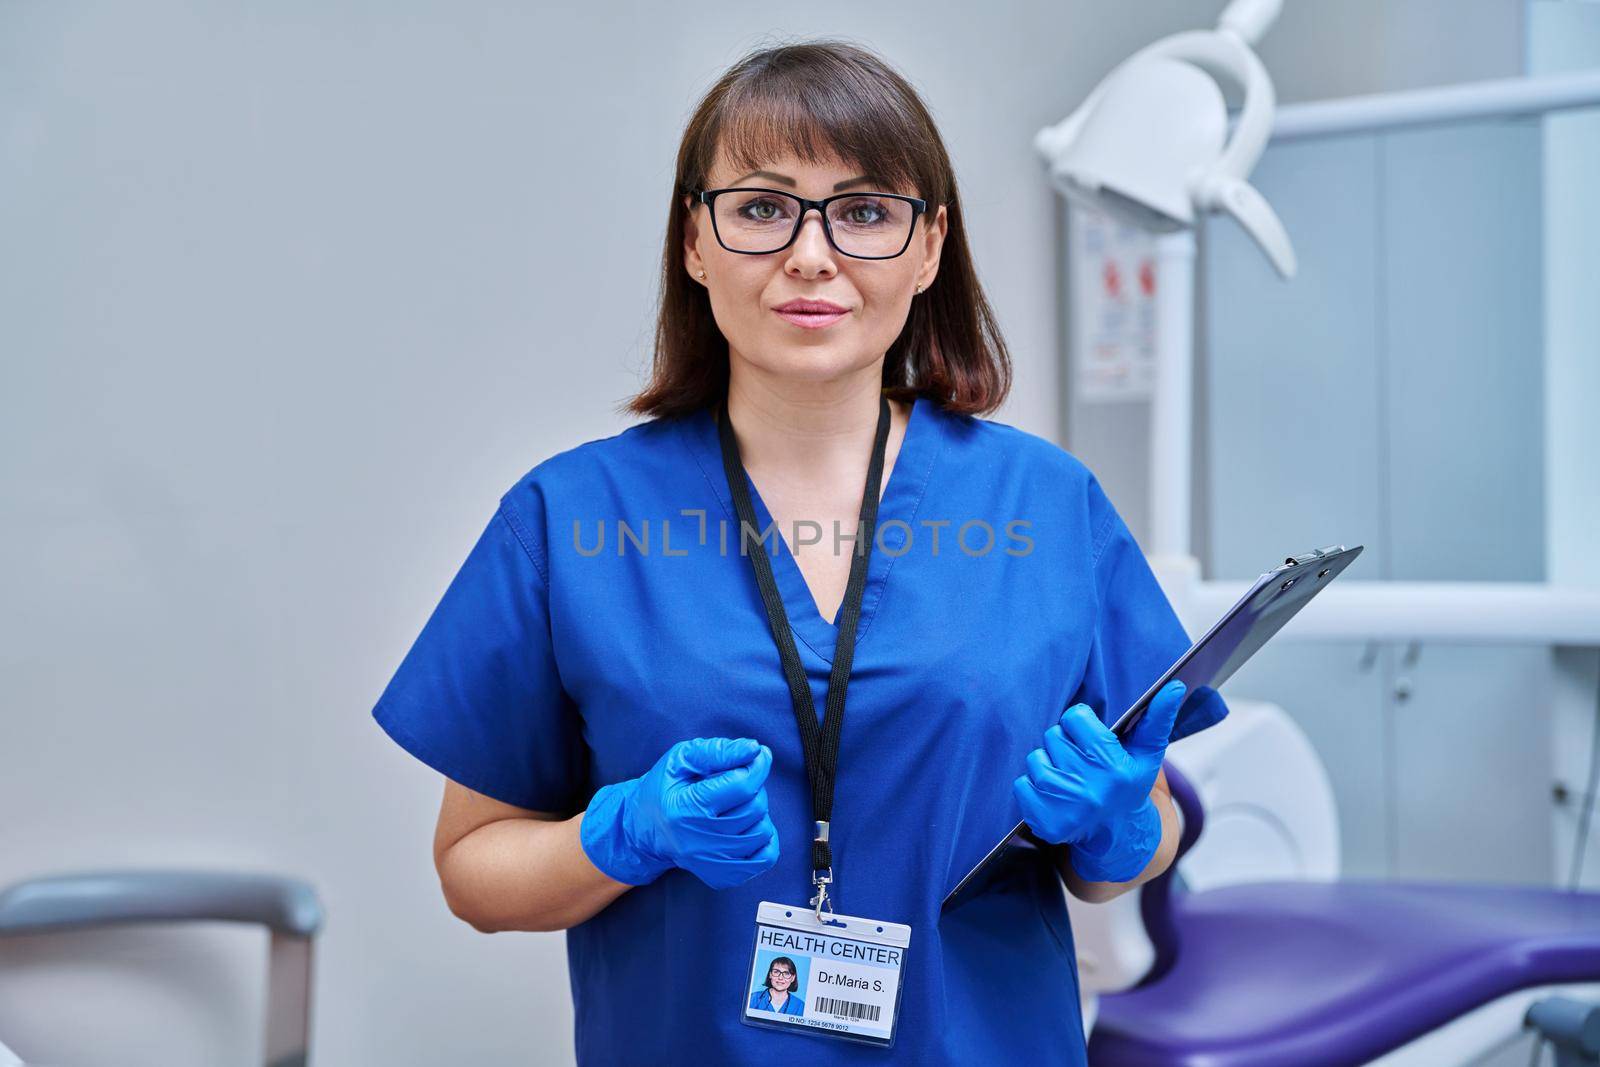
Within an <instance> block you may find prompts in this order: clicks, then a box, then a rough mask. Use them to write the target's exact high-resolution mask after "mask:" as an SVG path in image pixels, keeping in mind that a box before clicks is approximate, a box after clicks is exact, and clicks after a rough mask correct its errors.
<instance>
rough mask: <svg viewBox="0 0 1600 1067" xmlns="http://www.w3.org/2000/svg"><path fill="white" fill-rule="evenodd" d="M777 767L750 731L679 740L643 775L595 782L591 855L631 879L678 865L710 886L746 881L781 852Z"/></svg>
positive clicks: (588, 834)
mask: <svg viewBox="0 0 1600 1067" xmlns="http://www.w3.org/2000/svg"><path fill="white" fill-rule="evenodd" d="M771 770H772V751H771V750H770V749H769V748H767V746H766V745H762V744H759V743H758V742H756V741H753V740H751V739H750V738H747V737H744V738H739V739H737V740H730V739H728V738H726V737H712V738H703V737H697V738H694V739H693V740H690V741H680V742H678V743H677V744H675V745H673V746H672V747H671V748H669V749H667V751H666V752H664V753H662V755H661V758H660V759H658V760H656V762H655V765H654V766H653V767H651V768H650V769H649V770H648V771H646V772H645V773H644V774H643V775H641V776H640V777H638V778H632V779H629V780H628V781H625V782H617V783H615V784H613V785H608V786H603V787H602V788H601V789H600V790H599V791H598V792H596V793H595V795H594V798H593V799H592V800H591V801H590V802H589V808H588V810H587V811H586V812H584V816H583V822H582V823H581V824H580V826H579V841H580V843H581V844H582V846H583V850H584V853H585V854H586V855H588V857H589V860H590V862H591V863H593V864H594V865H595V866H596V867H598V868H599V869H600V870H601V871H602V872H603V873H605V874H606V875H607V876H609V877H611V878H614V879H616V880H617V881H619V882H624V883H626V884H628V885H644V884H646V883H648V882H652V881H654V880H655V879H656V878H659V877H660V876H661V875H662V874H664V873H665V872H666V871H668V870H670V869H671V868H673V867H682V868H683V869H685V870H687V871H689V872H690V873H691V874H693V875H694V876H695V877H697V878H699V879H700V880H701V881H702V882H704V883H705V884H706V885H708V886H710V887H711V888H713V889H727V888H729V887H730V886H736V885H739V884H741V883H743V882H747V881H749V880H750V879H751V878H754V877H755V876H756V875H758V874H760V873H762V872H763V871H766V870H768V869H769V868H771V867H772V865H773V864H774V863H776V862H777V861H778V831H777V828H776V827H775V826H773V824H772V819H771V817H770V816H769V815H768V813H767V789H766V780H767V774H768V772H770V771H771Z"/></svg>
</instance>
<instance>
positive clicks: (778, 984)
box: [767, 963, 794, 993]
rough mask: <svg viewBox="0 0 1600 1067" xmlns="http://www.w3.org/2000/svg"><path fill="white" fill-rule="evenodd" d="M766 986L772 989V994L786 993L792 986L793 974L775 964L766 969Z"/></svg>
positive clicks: (782, 966)
mask: <svg viewBox="0 0 1600 1067" xmlns="http://www.w3.org/2000/svg"><path fill="white" fill-rule="evenodd" d="M767 985H769V986H771V987H772V991H773V992H774V993H787V992H788V991H789V987H790V986H792V985H794V972H793V971H791V970H789V968H787V967H785V966H784V965H783V964H781V963H775V964H773V965H772V966H771V967H769V968H767Z"/></svg>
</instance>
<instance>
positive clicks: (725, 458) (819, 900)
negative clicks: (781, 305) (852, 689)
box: [717, 393, 889, 916]
mask: <svg viewBox="0 0 1600 1067" xmlns="http://www.w3.org/2000/svg"><path fill="white" fill-rule="evenodd" d="M717 435H718V437H720V438H721V441H722V469H723V472H724V473H725V474H726V475H727V477H728V489H729V490H730V491H731V492H732V493H733V506H734V510H735V511H737V512H738V514H739V551H740V552H741V553H743V552H745V545H746V540H745V538H746V536H747V534H746V532H745V531H746V530H748V531H749V533H750V534H752V535H754V536H755V537H757V538H759V537H761V528H760V527H759V526H757V525H756V516H755V509H754V508H753V507H752V506H751V504H750V489H749V486H748V485H747V484H746V482H745V478H746V474H745V469H744V464H743V462H741V461H740V459H739V443H738V442H737V441H736V440H734V436H733V428H732V426H731V425H730V423H729V421H728V416H727V406H726V404H724V406H723V407H722V409H721V417H720V418H719V419H718V420H717ZM888 441H889V401H888V399H887V398H885V397H884V396H883V395H882V394H881V393H880V394H879V396H878V432H877V436H876V438H874V440H873V442H872V461H871V463H869V464H868V466H867V484H866V488H865V489H864V490H863V491H862V494H861V518H860V521H859V522H858V523H857V526H856V540H855V542H854V544H853V546H852V547H853V548H854V553H853V555H852V558H851V560H850V581H849V584H848V585H847V586H846V587H845V594H844V604H843V605H842V608H841V610H842V614H841V615H840V618H839V633H838V635H837V637H836V638H835V641H834V646H833V672H832V674H830V675H829V676H828V696H827V700H826V703H825V705H824V709H825V710H824V713H823V721H822V725H821V726H820V727H819V726H818V725H817V708H816V704H815V702H814V701H813V700H812V697H811V683H810V682H809V681H808V680H807V679H806V671H805V668H804V667H803V666H801V665H800V654H799V653H798V652H797V651H795V646H794V634H793V632H792V631H791V630H790V629H789V616H788V613H787V612H785V611H784V608H783V598H782V597H781V596H780V595H779V593H778V584H777V582H775V581H773V578H772V561H771V560H770V559H769V558H768V557H767V553H766V550H765V548H764V547H763V543H762V542H761V541H759V540H758V541H757V542H756V549H755V551H754V552H750V553H748V555H749V557H750V563H751V566H753V567H754V568H755V572H756V585H758V586H759V587H760V589H761V602H762V603H763V604H764V605H765V606H766V609H767V622H768V623H769V624H770V625H771V627H772V638H773V640H774V641H775V642H776V643H777V645H778V658H779V659H780V660H782V661H783V674H784V677H785V678H786V679H788V682H789V700H790V702H791V703H792V704H793V705H794V718H795V723H796V724H797V725H798V726H799V727H800V744H801V747H802V748H803V749H804V750H805V760H806V775H807V777H809V778H810V779H811V811H812V818H813V819H815V820H816V829H815V836H814V837H813V838H812V842H811V867H812V871H811V884H812V885H813V886H815V887H816V890H817V892H816V896H814V897H813V898H812V900H811V903H812V904H813V905H814V906H815V907H816V908H817V913H818V915H819V916H820V915H821V912H822V908H823V906H824V905H827V900H828V888H827V887H828V884H829V883H831V882H832V881H833V851H832V849H831V848H830V847H829V844H828V822H829V820H830V819H831V818H832V817H833V779H834V772H835V770H836V769H837V767H838V764H839V733H840V730H841V728H842V727H843V726H844V696H845V690H846V689H847V688H848V687H849V685H850V663H851V660H852V659H854V658H855V646H856V623H857V622H858V621H859V620H860V618H861V595H862V592H863V591H864V590H865V589H866V585H867V564H868V563H869V562H870V561H871V559H872V542H873V538H874V536H875V535H876V533H877V525H878V493H879V487H880V486H881V485H882V484H883V454H884V450H885V448H886V447H887V445H888ZM773 536H774V537H781V536H782V534H781V532H779V531H777V530H774V531H773ZM863 538H865V541H864V542H863V540H862V539H863ZM774 544H776V543H774ZM827 906H828V909H829V911H830V912H831V911H832V910H833V909H832V905H827Z"/></svg>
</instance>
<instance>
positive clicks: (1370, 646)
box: [1356, 641, 1378, 674]
mask: <svg viewBox="0 0 1600 1067" xmlns="http://www.w3.org/2000/svg"><path fill="white" fill-rule="evenodd" d="M1376 662H1378V642H1376V641H1368V642H1367V647H1366V648H1365V649H1363V650H1362V652H1361V659H1360V661H1359V662H1357V663H1356V670H1358V671H1360V672H1361V673H1362V674H1366V673H1367V672H1368V671H1370V670H1371V669H1372V665H1373V664H1374V663H1376Z"/></svg>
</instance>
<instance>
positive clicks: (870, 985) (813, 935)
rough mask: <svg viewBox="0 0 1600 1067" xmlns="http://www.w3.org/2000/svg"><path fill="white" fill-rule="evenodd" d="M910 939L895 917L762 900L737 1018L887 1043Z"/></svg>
mask: <svg viewBox="0 0 1600 1067" xmlns="http://www.w3.org/2000/svg"><path fill="white" fill-rule="evenodd" d="M910 942H911V927H909V926H906V925H905V924H903V923H892V922H884V921H882V920H880V919H863V918H859V917H857V916H854V915H834V914H832V913H824V915H823V917H822V918H821V919H818V918H817V915H816V912H815V911H814V910H813V909H812V908H811V907H809V906H806V905H803V904H802V905H789V904H774V903H772V902H770V901H763V902H762V903H761V904H760V906H758V907H757V908H756V940H755V947H754V949H752V950H751V953H750V973H749V981H747V982H746V983H745V988H744V996H743V1004H742V1006H741V1013H742V1014H741V1018H742V1021H743V1022H745V1023H747V1024H749V1025H751V1026H766V1027H775V1028H779V1029H799V1030H801V1031H803V1032H806V1033H811V1034H818V1035H825V1036H829V1037H842V1038H847V1039H849V1040H852V1041H862V1042H866V1043H868V1044H873V1045H879V1046H882V1047H884V1048H888V1047H889V1046H891V1045H893V1044H894V1034H895V1024H896V1022H897V1021H898V1019H899V1015H900V988H901V987H900V977H901V973H902V971H903V969H904V967H905V962H906V946H907V945H908V944H910Z"/></svg>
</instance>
